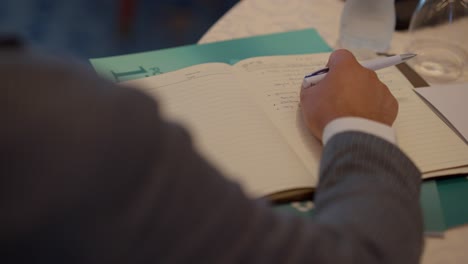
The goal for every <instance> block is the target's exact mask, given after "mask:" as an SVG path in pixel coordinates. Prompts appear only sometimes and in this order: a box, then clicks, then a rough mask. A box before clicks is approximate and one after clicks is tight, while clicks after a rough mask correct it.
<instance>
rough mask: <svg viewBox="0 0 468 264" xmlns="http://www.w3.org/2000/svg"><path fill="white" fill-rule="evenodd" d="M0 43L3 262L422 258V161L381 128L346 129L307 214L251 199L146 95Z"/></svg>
mask: <svg viewBox="0 0 468 264" xmlns="http://www.w3.org/2000/svg"><path fill="white" fill-rule="evenodd" d="M1 55H2V59H3V60H2V61H1V63H0V77H1V78H0V79H2V81H3V84H4V85H3V86H2V89H0V98H2V99H5V100H6V102H7V103H4V104H0V107H3V108H2V110H1V111H0V120H2V121H3V123H4V124H8V125H6V126H5V129H4V130H0V131H1V133H0V134H1V136H0V146H2V148H0V156H1V157H2V159H0V161H1V162H0V164H1V166H0V170H1V171H2V173H0V182H1V183H2V184H0V189H1V191H0V194H1V199H0V234H1V236H0V246H1V248H2V251H0V263H2V264H8V263H122V264H123V263H125V264H127V263H256V264H258V263H268V264H270V263H359V264H364V263H417V262H418V260H419V256H420V254H421V250H422V220H421V219H422V218H421V212H420V208H419V203H418V198H419V183H420V173H419V171H418V170H417V168H416V167H415V166H414V165H413V163H412V162H411V161H410V160H409V159H408V158H407V157H406V156H405V155H404V154H403V153H402V152H401V151H400V150H399V149H398V148H397V147H396V146H394V145H392V144H390V143H388V142H386V141H384V140H382V139H380V138H377V137H375V136H371V135H367V134H364V133H359V132H345V133H339V134H337V135H335V136H333V137H332V138H331V139H330V141H329V142H328V144H327V145H326V146H325V148H324V152H323V157H322V161H321V168H320V182H319V186H318V189H317V193H316V195H315V205H316V210H315V215H314V217H313V218H310V219H305V218H299V217H296V216H293V215H287V214H283V213H279V212H276V211H273V210H272V209H271V208H270V206H269V205H268V204H267V203H265V201H252V200H250V199H248V198H247V197H246V196H245V195H244V193H243V192H242V190H241V189H240V187H239V186H238V185H237V184H235V183H233V182H230V181H228V180H227V179H226V178H224V177H222V174H221V173H220V172H219V171H218V170H216V168H214V167H213V166H211V165H210V164H209V163H208V162H207V161H206V160H204V159H203V157H201V156H200V155H199V154H198V153H197V151H196V149H194V147H193V146H192V144H191V141H190V137H189V135H188V133H186V132H185V130H183V129H181V128H180V127H178V126H174V125H173V124H170V123H168V122H166V121H164V120H163V119H162V118H161V117H160V115H159V111H158V108H157V105H156V104H155V102H154V101H153V100H152V99H150V98H149V97H147V96H146V95H144V94H141V93H140V92H138V91H136V90H132V89H127V88H123V87H119V86H115V84H112V83H109V82H106V81H104V80H99V79H96V77H94V76H86V72H85V71H80V70H77V69H76V68H73V67H65V65H63V64H58V63H57V62H56V61H54V60H44V58H42V57H37V56H36V57H34V56H31V55H30V54H29V53H24V54H23V53H21V52H19V51H15V52H13V51H11V52H7V51H5V52H2V54H1ZM13 62H14V63H13ZM24 72H28V73H29V74H28V78H24V76H23V73H24ZM83 102H85V103H83ZM12 113H13V114H12ZM38 120H40V122H38ZM18 150H22V151H18ZM30 168H39V169H30ZM24 190H29V191H24ZM25 252H26V253H25Z"/></svg>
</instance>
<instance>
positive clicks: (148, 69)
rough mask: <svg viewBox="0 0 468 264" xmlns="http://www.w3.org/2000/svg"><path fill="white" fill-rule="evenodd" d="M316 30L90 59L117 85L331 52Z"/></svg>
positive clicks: (98, 69)
mask: <svg viewBox="0 0 468 264" xmlns="http://www.w3.org/2000/svg"><path fill="white" fill-rule="evenodd" d="M330 51H332V50H331V48H330V47H329V46H328V45H327V43H325V41H324V40H323V39H322V38H321V37H320V35H319V34H318V33H317V31H315V30H313V29H305V30H298V31H291V32H286V33H278V34H270V35H263V36H256V37H250V38H242V39H235V40H228V41H222V42H215V43H208V44H202V45H188V46H182V47H176V48H169V49H163V50H157V51H149V52H142V53H134V54H129V55H121V56H114V57H105V58H95V59H90V62H91V64H92V65H93V67H94V69H95V70H96V71H97V72H98V73H99V74H100V75H101V76H104V77H106V78H108V79H111V80H113V81H116V82H120V81H126V80H131V79H137V78H143V77H148V76H152V75H156V74H161V73H165V72H170V71H174V70H178V69H181V68H185V67H189V66H192V65H196V64H200V63H208V62H224V63H228V64H234V63H235V62H237V61H239V60H242V59H246V58H250V57H256V56H271V55H290V54H305V53H319V52H330Z"/></svg>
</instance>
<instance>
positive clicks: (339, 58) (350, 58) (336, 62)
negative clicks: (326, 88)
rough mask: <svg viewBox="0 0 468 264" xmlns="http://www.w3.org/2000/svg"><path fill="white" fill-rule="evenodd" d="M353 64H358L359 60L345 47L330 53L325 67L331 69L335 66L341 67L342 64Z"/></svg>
mask: <svg viewBox="0 0 468 264" xmlns="http://www.w3.org/2000/svg"><path fill="white" fill-rule="evenodd" d="M355 64H359V62H358V61H357V60H356V57H354V55H353V54H352V53H351V52H350V51H348V50H345V49H339V50H336V51H334V52H333V53H332V54H331V55H330V58H329V59H328V63H327V67H328V68H330V70H331V69H333V68H336V67H341V66H344V65H347V66H353V65H355Z"/></svg>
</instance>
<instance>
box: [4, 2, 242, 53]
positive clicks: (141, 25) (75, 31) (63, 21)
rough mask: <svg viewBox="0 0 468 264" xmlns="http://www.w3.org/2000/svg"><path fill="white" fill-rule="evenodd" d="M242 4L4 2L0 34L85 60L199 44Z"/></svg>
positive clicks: (49, 50)
mask: <svg viewBox="0 0 468 264" xmlns="http://www.w3.org/2000/svg"><path fill="white" fill-rule="evenodd" d="M237 2H238V0H0V34H5V33H13V34H17V35H19V36H20V37H22V38H23V39H24V40H26V42H27V43H29V44H32V45H34V46H36V47H39V48H40V49H44V50H46V51H48V52H53V53H55V54H64V55H65V54H66V55H67V56H70V55H71V56H74V57H77V58H79V59H82V60H87V59H89V58H95V57H104V56H112V55H120V54H126V53H133V52H141V51H148V50H156V49H161V48H168V47H173V46H180V45H186V44H195V43H196V42H197V41H198V39H199V38H200V37H201V36H202V35H203V34H204V33H205V32H206V31H207V30H208V29H209V28H210V26H211V25H212V24H213V23H215V22H216V21H217V20H218V19H219V18H220V17H221V16H222V15H223V14H224V13H225V12H227V11H228V10H229V9H230V8H231V7H232V6H233V5H235V4H236V3H237Z"/></svg>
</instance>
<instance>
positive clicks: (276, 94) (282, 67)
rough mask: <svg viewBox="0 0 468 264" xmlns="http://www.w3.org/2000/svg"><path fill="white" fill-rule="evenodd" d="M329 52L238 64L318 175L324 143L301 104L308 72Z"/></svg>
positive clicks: (259, 100) (260, 100)
mask: <svg viewBox="0 0 468 264" xmlns="http://www.w3.org/2000/svg"><path fill="white" fill-rule="evenodd" d="M328 56H329V54H314V55H313V56H312V57H311V56H310V55H299V56H297V55H293V56H273V57H258V58H251V59H247V60H243V61H241V62H239V63H238V64H236V65H235V67H236V70H238V71H239V74H241V75H243V78H242V79H243V80H244V81H245V84H244V86H245V87H247V88H248V90H249V92H250V93H251V94H252V97H253V98H255V100H256V101H257V103H258V104H259V105H261V106H262V108H263V110H264V111H265V113H266V115H267V116H268V117H269V118H270V120H271V121H272V122H273V123H274V124H275V126H276V127H277V129H278V130H279V131H280V132H281V134H282V135H283V136H284V138H285V139H286V140H287V142H288V143H289V144H290V145H291V147H292V148H293V149H294V151H295V152H296V153H297V155H298V156H299V158H300V159H301V161H302V162H303V163H304V166H306V167H307V169H308V171H309V172H310V173H311V175H317V173H318V167H319V161H320V155H321V152H322V146H321V143H320V142H319V141H318V140H317V139H316V138H315V137H313V136H312V134H311V133H310V132H309V130H308V129H307V128H306V127H305V124H304V122H303V120H302V114H301V110H300V105H299V95H300V87H301V84H302V80H303V78H304V75H305V73H308V72H311V71H314V70H317V69H319V68H322V67H323V66H324V65H325V64H326V63H327V61H328Z"/></svg>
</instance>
